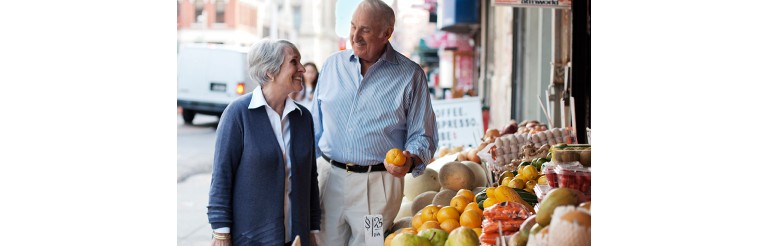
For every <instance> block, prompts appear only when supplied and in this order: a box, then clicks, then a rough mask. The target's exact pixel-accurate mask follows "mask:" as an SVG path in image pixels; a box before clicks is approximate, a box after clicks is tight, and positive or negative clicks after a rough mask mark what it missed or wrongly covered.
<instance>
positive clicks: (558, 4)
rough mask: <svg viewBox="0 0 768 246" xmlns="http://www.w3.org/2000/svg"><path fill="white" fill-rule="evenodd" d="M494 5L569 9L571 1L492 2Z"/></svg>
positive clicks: (503, 0)
mask: <svg viewBox="0 0 768 246" xmlns="http://www.w3.org/2000/svg"><path fill="white" fill-rule="evenodd" d="M493 3H494V4H495V5H512V6H513V7H540V8H570V7H571V0H494V2H493Z"/></svg>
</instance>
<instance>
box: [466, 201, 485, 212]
mask: <svg viewBox="0 0 768 246" xmlns="http://www.w3.org/2000/svg"><path fill="white" fill-rule="evenodd" d="M469 210H475V211H477V212H480V214H482V213H483V210H482V209H480V205H477V203H476V202H470V203H467V206H466V207H464V213H466V212H467V211H469Z"/></svg>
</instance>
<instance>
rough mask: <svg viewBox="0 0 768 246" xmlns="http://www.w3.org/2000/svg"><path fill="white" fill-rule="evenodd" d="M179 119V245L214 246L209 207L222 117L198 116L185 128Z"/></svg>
mask: <svg viewBox="0 0 768 246" xmlns="http://www.w3.org/2000/svg"><path fill="white" fill-rule="evenodd" d="M177 118H178V120H177V128H176V134H177V136H176V147H177V149H176V152H177V158H176V162H177V177H176V182H177V183H176V199H177V209H176V216H177V217H176V219H177V223H176V227H177V228H176V243H177V245H184V246H198V245H210V244H211V229H210V228H211V227H210V225H209V224H208V218H207V216H206V212H207V209H206V205H207V204H208V189H209V186H210V183H211V165H212V163H213V148H214V142H215V139H216V128H215V126H216V124H218V117H215V116H207V115H196V116H195V119H194V121H192V123H193V124H192V125H185V124H184V120H182V118H181V114H179V115H178V116H177Z"/></svg>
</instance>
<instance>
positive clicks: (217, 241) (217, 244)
mask: <svg viewBox="0 0 768 246" xmlns="http://www.w3.org/2000/svg"><path fill="white" fill-rule="evenodd" d="M213 234H214V236H213V242H212V243H211V245H213V246H231V245H232V237H231V236H230V235H229V233H216V232H214V233H213Z"/></svg>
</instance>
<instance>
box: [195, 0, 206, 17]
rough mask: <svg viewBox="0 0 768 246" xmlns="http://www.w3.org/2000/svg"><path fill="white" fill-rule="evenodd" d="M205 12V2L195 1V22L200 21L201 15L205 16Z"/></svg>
mask: <svg viewBox="0 0 768 246" xmlns="http://www.w3.org/2000/svg"><path fill="white" fill-rule="evenodd" d="M203 10H205V2H203V0H195V21H198V18H200V15H202V14H203Z"/></svg>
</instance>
